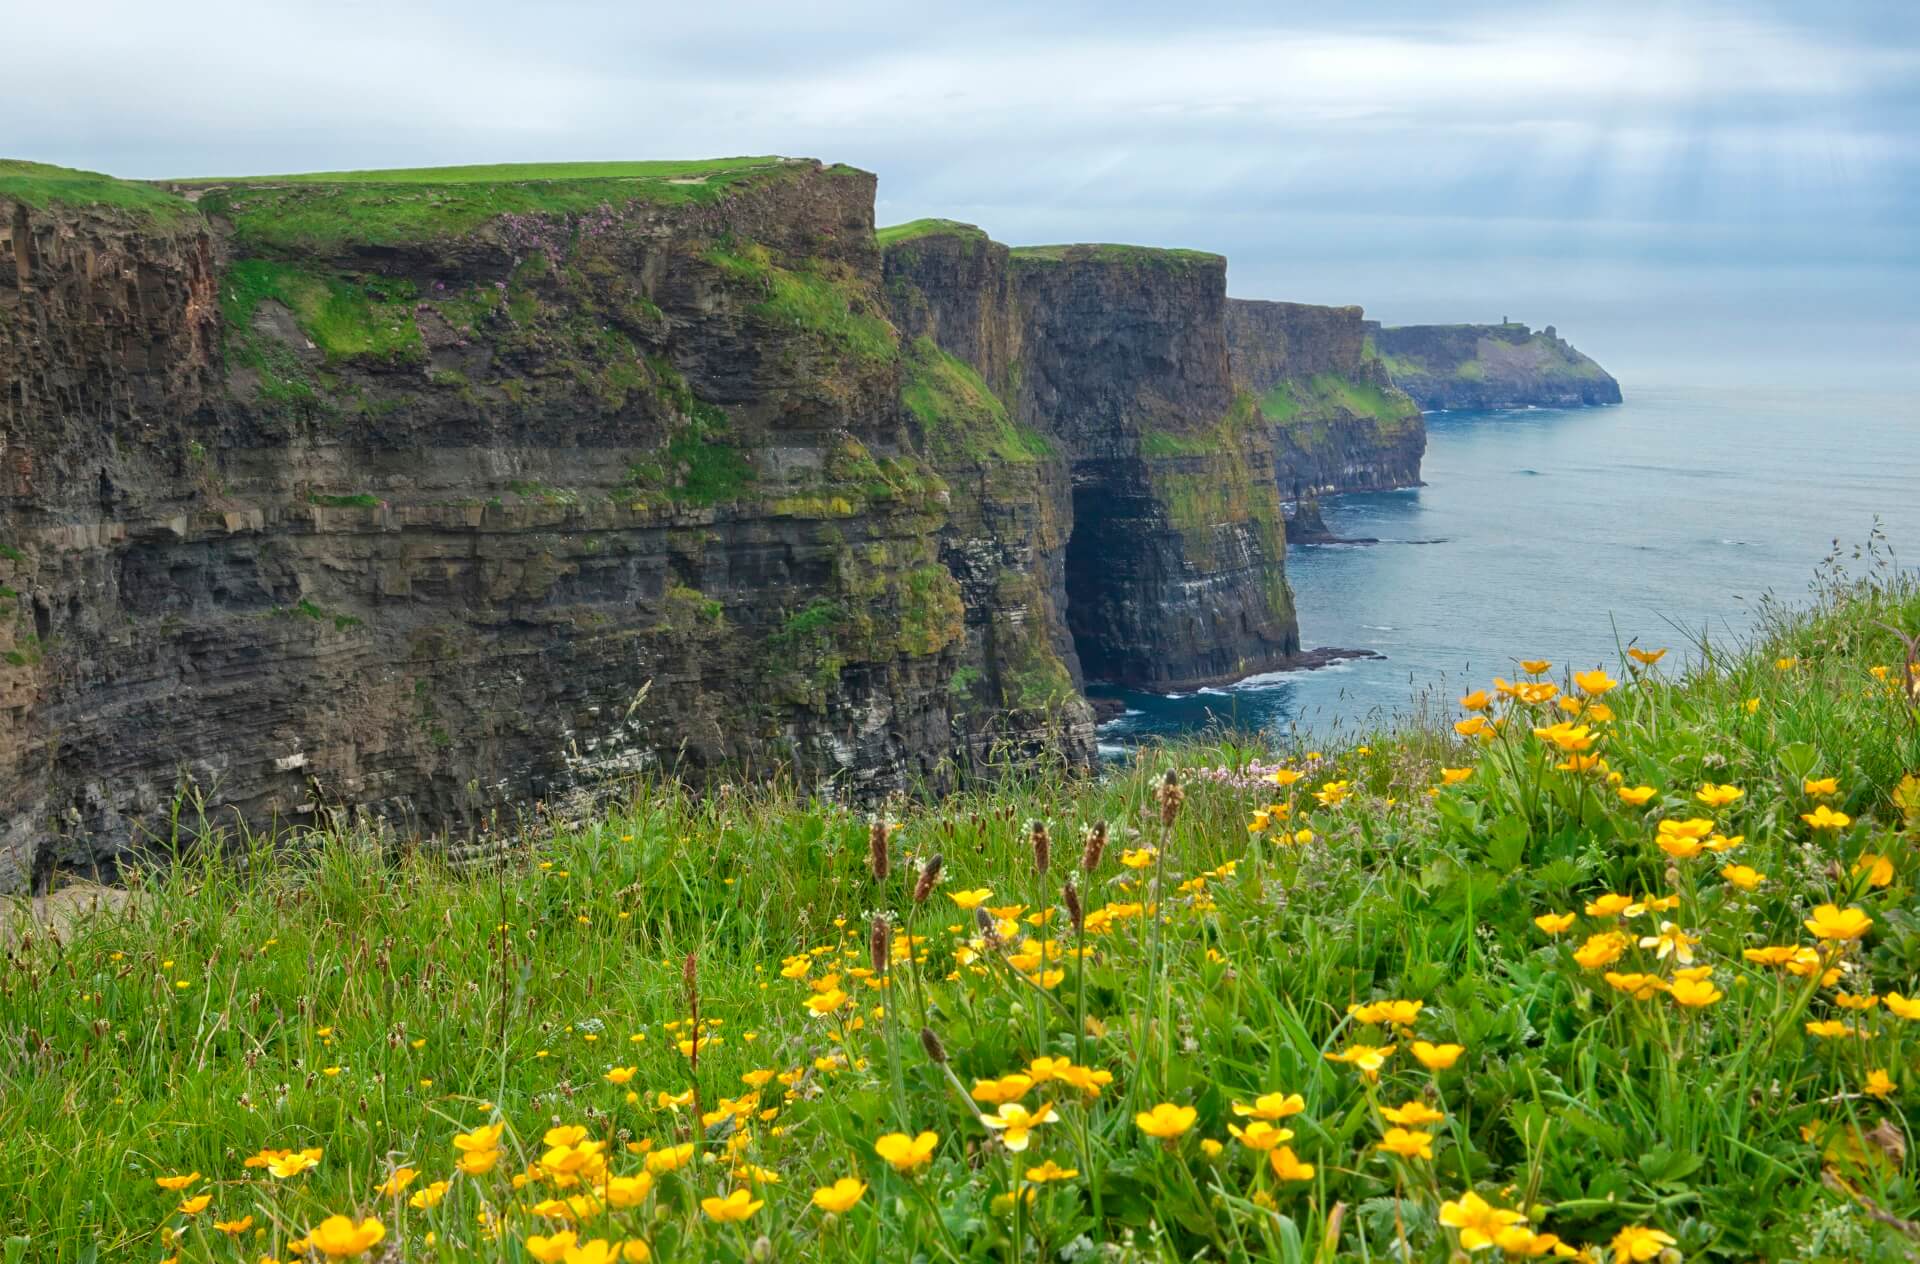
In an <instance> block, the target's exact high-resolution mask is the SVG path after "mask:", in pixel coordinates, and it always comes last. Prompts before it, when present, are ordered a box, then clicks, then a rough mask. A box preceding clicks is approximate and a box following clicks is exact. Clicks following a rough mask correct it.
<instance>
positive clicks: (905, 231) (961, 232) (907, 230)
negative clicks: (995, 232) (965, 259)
mask: <svg viewBox="0 0 1920 1264" xmlns="http://www.w3.org/2000/svg"><path fill="white" fill-rule="evenodd" d="M873 235H874V237H875V238H876V239H877V240H878V241H879V243H880V246H881V248H882V249H885V248H886V247H888V246H897V245H899V244H900V243H901V242H904V241H915V240H918V239H919V238H921V237H961V238H965V239H966V240H968V241H988V240H990V238H988V236H987V234H986V231H985V230H984V229H982V228H980V227H979V226H978V225H975V224H963V223H961V222H960V221H959V220H957V219H915V220H908V221H907V222H906V223H904V224H889V225H887V227H885V228H878V229H875V230H874V234H873Z"/></svg>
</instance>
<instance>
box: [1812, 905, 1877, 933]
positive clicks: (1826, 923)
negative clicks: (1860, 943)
mask: <svg viewBox="0 0 1920 1264" xmlns="http://www.w3.org/2000/svg"><path fill="white" fill-rule="evenodd" d="M1801 925H1803V926H1805V927H1806V928H1807V929H1808V930H1809V931H1812V932H1813V937H1814V938H1815V939H1833V940H1840V941H1848V940H1854V939H1858V938H1860V937H1861V936H1862V935H1864V934H1866V933H1867V931H1868V929H1869V928H1871V927H1872V926H1873V919H1872V918H1871V917H1868V916H1867V915H1866V914H1865V913H1862V912H1861V911H1860V910H1859V909H1857V908H1846V909H1842V908H1838V907H1836V906H1834V905H1832V904H1822V905H1821V906H1820V907H1819V908H1816V909H1815V910H1813V916H1812V917H1809V918H1808V919H1807V920H1806V921H1804V922H1802V923H1801Z"/></svg>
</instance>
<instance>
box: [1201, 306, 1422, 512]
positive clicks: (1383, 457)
mask: <svg viewBox="0 0 1920 1264" xmlns="http://www.w3.org/2000/svg"><path fill="white" fill-rule="evenodd" d="M1367 328H1368V327H1367V322H1366V321H1365V320H1364V319H1363V314H1362V312H1361V310H1360V309H1359V308H1358V307H1320V306H1315V305H1313V304H1308V303H1274V302H1264V301H1254V300H1247V299H1229V300H1227V310H1226V330H1227V347H1228V353H1229V357H1230V359H1231V361H1232V366H1233V376H1234V381H1235V383H1236V384H1237V385H1239V386H1240V387H1241V388H1242V389H1245V390H1247V391H1250V392H1252V393H1253V394H1254V395H1255V396H1256V397H1257V398H1258V399H1259V404H1260V414H1261V416H1262V417H1264V418H1265V419H1266V420H1267V421H1268V422H1270V423H1271V424H1272V426H1273V442H1274V451H1275V466H1276V477H1277V478H1278V481H1279V485H1280V493H1281V495H1282V496H1283V497H1284V498H1285V499H1286V500H1287V501H1289V502H1291V503H1294V504H1299V503H1301V502H1303V501H1308V500H1311V499H1312V498H1313V497H1316V496H1322V495H1337V494H1339V493H1342V492H1358V491H1387V490H1391V489H1393V488H1396V487H1412V486H1418V485H1419V482H1420V459H1421V457H1422V456H1423V455H1424V454H1425V452H1426V448H1427V430H1426V424H1425V423H1424V422H1423V421H1422V420H1421V417H1420V409H1419V407H1418V405H1416V404H1415V403H1414V402H1413V400H1412V399H1410V398H1408V396H1407V395H1406V393H1405V392H1403V391H1401V390H1399V389H1398V388H1397V387H1396V386H1395V384H1394V382H1393V380H1392V379H1391V378H1389V376H1388V374H1387V370H1386V366H1385V365H1383V364H1382V363H1381V361H1380V357H1379V356H1378V355H1377V354H1375V352H1374V348H1373V345H1372V341H1371V340H1370V338H1369V337H1368V333H1367Z"/></svg>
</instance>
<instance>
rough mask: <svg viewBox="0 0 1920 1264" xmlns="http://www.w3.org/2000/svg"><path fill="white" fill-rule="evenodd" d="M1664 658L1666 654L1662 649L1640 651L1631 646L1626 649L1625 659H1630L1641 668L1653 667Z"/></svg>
mask: <svg viewBox="0 0 1920 1264" xmlns="http://www.w3.org/2000/svg"><path fill="white" fill-rule="evenodd" d="M1666 656H1667V652H1666V651H1665V650H1664V649H1660V650H1643V649H1640V648H1639V647H1638V646H1632V645H1630V646H1628V647H1627V657H1628V658H1631V659H1632V660H1633V661H1634V662H1636V663H1639V664H1641V665H1642V666H1646V667H1651V666H1653V665H1654V664H1655V663H1657V662H1659V661H1660V660H1661V659H1663V658H1665V657H1666Z"/></svg>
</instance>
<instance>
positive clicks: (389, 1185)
mask: <svg viewBox="0 0 1920 1264" xmlns="http://www.w3.org/2000/svg"><path fill="white" fill-rule="evenodd" d="M419 1175H420V1173H419V1172H418V1171H416V1170H414V1169H413V1168H410V1167H397V1168H395V1169H393V1171H392V1173H391V1174H389V1175H388V1177H387V1179H386V1180H384V1181H382V1182H381V1183H380V1187H379V1189H377V1190H376V1191H375V1192H376V1193H379V1194H383V1195H385V1196H387V1197H389V1198H391V1197H393V1196H394V1195H395V1194H400V1193H404V1192H405V1191H406V1188H407V1186H409V1185H411V1184H413V1182H414V1179H415V1178H416V1177H418V1176H419Z"/></svg>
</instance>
